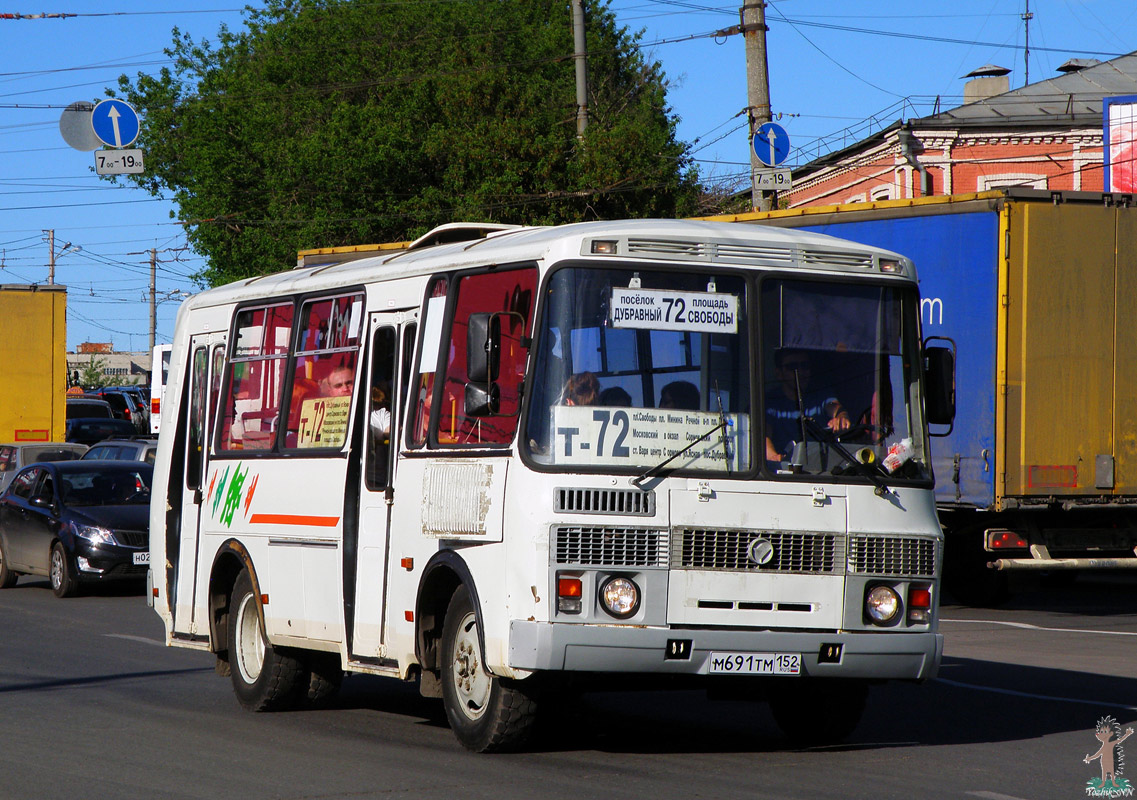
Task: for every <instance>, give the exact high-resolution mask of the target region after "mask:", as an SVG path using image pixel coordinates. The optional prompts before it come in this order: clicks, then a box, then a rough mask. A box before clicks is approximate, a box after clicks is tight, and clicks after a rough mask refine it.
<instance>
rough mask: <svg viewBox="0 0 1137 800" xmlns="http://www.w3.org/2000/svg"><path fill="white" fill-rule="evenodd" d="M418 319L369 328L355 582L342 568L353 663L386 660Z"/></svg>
mask: <svg viewBox="0 0 1137 800" xmlns="http://www.w3.org/2000/svg"><path fill="white" fill-rule="evenodd" d="M417 317H418V312H417V310H415V311H406V312H395V313H382V314H372V315H371V320H370V327H369V329H368V330H369V335H370V336H371V342H370V348H369V353H370V364H369V366H368V370H367V373H366V374H367V378H368V381H367V384H366V387H365V389H364V390H363V391H362V392H361V393H360V397H361V398H362V401H361V402H362V404H363V405H364V409H365V411H364V413H365V416H364V424H365V430H364V434H363V441H364V447H363V470H362V475H361V479H360V484H361V485H360V490H359V498H360V500H359V525H358V526H357V531H358V534H357V535H358V541H357V543H356V547H355V548H354V552H355V554H356V555H355V564H354V582H353V581H351V580H350V578H351V577H352V576H351V574H350V571H351V570H352V567H353V565H352V564H351V563H350V562H348V563H345V565H344V566H345V570H346V571H348V573H349V574H346V575H345V576H344V578H345V580H344V587H345V589H348V590H349V591H350V589H349V587H351V586H352V585H353V583H354V603H353V604H352V605H351V608H353V609H354V616H353V619H352V620H349V634H348V652H349V653H350V655H351V657H352V658H353V659H365V660H378V659H382V658H383V657H384V655H385V644H386V641H387V636H386V631H385V630H384V618H385V615H384V613H383V609H384V607H385V604H386V593H387V563H388V552H389V550H390V523H391V502H392V499H393V495H392V490H391V487H392V485H393V482H394V470H395V452H396V450H397V449H398V448H397V446H396V443H397V442H398V441H399V429H400V427H401V425H402V422H403V420H404V418H405V417H406V414H404V413H402V411H401V410H402V409H405V408H406V397H407V391H408V389H407V386H408V382H409V375H410V365H411V358H412V353H413V350H414V340H415V330H416V328H417V323H416V320H417ZM410 502H415V500H414V499H411V500H410ZM348 552H351V550H350V548H349V549H348Z"/></svg>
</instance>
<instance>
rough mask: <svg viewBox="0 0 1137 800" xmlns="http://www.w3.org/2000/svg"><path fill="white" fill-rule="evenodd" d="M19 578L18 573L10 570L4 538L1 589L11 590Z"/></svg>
mask: <svg viewBox="0 0 1137 800" xmlns="http://www.w3.org/2000/svg"><path fill="white" fill-rule="evenodd" d="M19 577H20V576H19V574H18V573H16V572H12V570H10V569H8V556H7V555H6V554H5V553H4V541H3V538H0V589H11V588H12V587H13V586H15V585H16V580H17V579H18V578H19Z"/></svg>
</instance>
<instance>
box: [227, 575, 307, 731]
mask: <svg viewBox="0 0 1137 800" xmlns="http://www.w3.org/2000/svg"><path fill="white" fill-rule="evenodd" d="M229 666H230V678H232V680H233V691H234V692H235V693H236V694H237V700H238V701H240V703H241V705H242V707H244V708H245V709H247V710H249V711H278V710H281V709H284V708H289V707H290V706H292V705H294V703H295V701H296V694H297V689H298V688H299V679H300V676H301V675H302V674H304V665H303V664H302V663H301V662H300V659H298V658H296V657H295V656H293V655H291V654H290V653H288V652H287V651H284V650H280V649H278V648H275V647H273V646H272V645H271V644H269V642H268V641H267V640H266V639H265V636H264V633H263V632H262V631H261V623H260V617H259V615H258V614H257V598H256V596H255V595H254V594H253V581H252V578H250V577H249V572H248V570H241V574H240V575H238V576H237V582H236V583H235V584H233V594H232V595H231V596H230V599H229Z"/></svg>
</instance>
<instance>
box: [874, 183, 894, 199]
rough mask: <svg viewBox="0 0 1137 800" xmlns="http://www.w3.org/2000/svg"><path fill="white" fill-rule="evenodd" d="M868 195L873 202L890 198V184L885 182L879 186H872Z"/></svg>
mask: <svg viewBox="0 0 1137 800" xmlns="http://www.w3.org/2000/svg"><path fill="white" fill-rule="evenodd" d="M869 197H870V198H871V199H872V200H873V201H874V202H875V201H877V200H891V199H892V186H891V185H889V184H887V183H885V184H882V185H880V186H874V187H873V189H872V191H871V192H870V194H869Z"/></svg>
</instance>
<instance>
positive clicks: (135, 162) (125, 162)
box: [95, 150, 143, 175]
mask: <svg viewBox="0 0 1137 800" xmlns="http://www.w3.org/2000/svg"><path fill="white" fill-rule="evenodd" d="M142 171H143V164H142V151H141V150H99V151H96V153H95V172H97V173H98V174H99V175H125V174H128V173H139V172H142Z"/></svg>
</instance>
